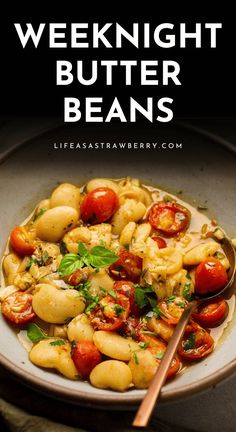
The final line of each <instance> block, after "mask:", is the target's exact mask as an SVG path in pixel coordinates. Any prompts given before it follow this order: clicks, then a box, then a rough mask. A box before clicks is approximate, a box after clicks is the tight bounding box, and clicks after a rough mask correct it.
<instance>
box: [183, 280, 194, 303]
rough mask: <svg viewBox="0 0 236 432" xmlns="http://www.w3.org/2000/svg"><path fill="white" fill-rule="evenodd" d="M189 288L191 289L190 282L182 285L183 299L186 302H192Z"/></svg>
mask: <svg viewBox="0 0 236 432" xmlns="http://www.w3.org/2000/svg"><path fill="white" fill-rule="evenodd" d="M190 288H191V282H186V284H185V285H184V289H183V297H184V298H185V299H186V300H187V301H191V300H192V295H191V292H190Z"/></svg>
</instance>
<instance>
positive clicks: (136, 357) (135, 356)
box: [133, 351, 139, 365]
mask: <svg viewBox="0 0 236 432" xmlns="http://www.w3.org/2000/svg"><path fill="white" fill-rule="evenodd" d="M133 355H134V361H135V363H136V364H137V365H138V364H139V359H138V356H137V353H136V352H135V351H133Z"/></svg>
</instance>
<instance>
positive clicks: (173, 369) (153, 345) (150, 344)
mask: <svg viewBox="0 0 236 432" xmlns="http://www.w3.org/2000/svg"><path fill="white" fill-rule="evenodd" d="M139 340H140V341H141V342H145V343H146V344H147V349H148V350H149V351H150V352H151V353H152V354H153V356H154V357H155V358H156V360H157V363H158V364H160V362H161V359H162V357H163V355H164V353H165V351H166V348H167V344H166V343H165V342H163V341H161V340H160V339H158V338H156V337H155V336H150V335H146V334H141V335H140V338H139ZM179 369H180V360H179V357H178V356H177V355H175V356H174V358H173V360H172V362H171V366H170V369H169V371H168V375H167V378H171V377H172V376H174V375H175V374H176V373H177V372H178V370H179Z"/></svg>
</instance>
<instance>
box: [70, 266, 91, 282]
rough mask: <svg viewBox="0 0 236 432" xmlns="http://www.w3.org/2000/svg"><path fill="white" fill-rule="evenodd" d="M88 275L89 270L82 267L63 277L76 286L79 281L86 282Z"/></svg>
mask: <svg viewBox="0 0 236 432" xmlns="http://www.w3.org/2000/svg"><path fill="white" fill-rule="evenodd" d="M88 277H89V271H88V269H86V268H84V269H79V270H76V271H75V272H74V273H72V274H71V275H69V276H67V277H66V278H65V279H66V282H67V283H68V284H69V285H72V286H76V285H79V284H81V283H84V282H87V280H88Z"/></svg>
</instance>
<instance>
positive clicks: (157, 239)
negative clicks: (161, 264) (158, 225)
mask: <svg viewBox="0 0 236 432" xmlns="http://www.w3.org/2000/svg"><path fill="white" fill-rule="evenodd" d="M152 239H153V240H155V242H156V243H157V246H158V247H159V249H164V248H166V247H167V244H166V241H165V240H164V239H163V238H162V237H159V236H152Z"/></svg>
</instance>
